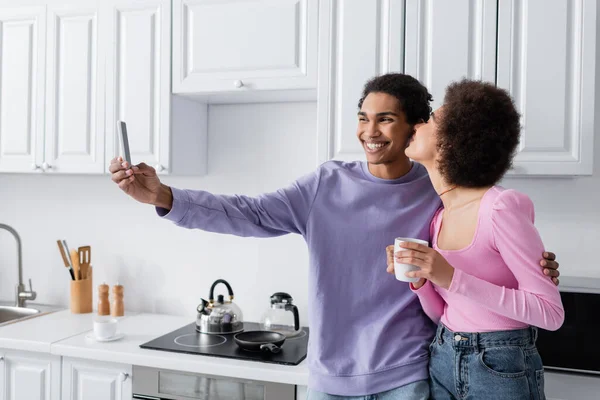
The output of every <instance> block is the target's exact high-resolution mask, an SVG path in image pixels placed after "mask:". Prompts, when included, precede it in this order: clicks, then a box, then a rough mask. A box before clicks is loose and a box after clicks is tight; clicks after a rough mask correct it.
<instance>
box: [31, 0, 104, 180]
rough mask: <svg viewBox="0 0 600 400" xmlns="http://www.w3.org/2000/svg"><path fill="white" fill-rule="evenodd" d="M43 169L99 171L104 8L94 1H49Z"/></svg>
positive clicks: (102, 120)
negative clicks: (53, 2) (64, 2)
mask: <svg viewBox="0 0 600 400" xmlns="http://www.w3.org/2000/svg"><path fill="white" fill-rule="evenodd" d="M47 15H48V22H47V30H48V31H47V40H48V42H47V46H48V48H47V76H46V132H45V138H46V140H45V158H44V162H43V164H42V169H43V170H44V171H48V172H50V171H56V172H61V173H102V172H104V165H105V162H104V78H105V74H104V68H105V64H104V59H103V58H102V57H101V56H100V55H101V54H103V53H104V51H105V50H104V49H105V47H106V36H107V35H106V33H107V32H106V31H105V29H103V28H104V27H105V25H106V24H105V23H104V22H103V21H104V20H105V19H106V14H105V13H103V8H100V7H98V5H97V2H96V1H79V2H77V3H72V4H68V5H48V9H47Z"/></svg>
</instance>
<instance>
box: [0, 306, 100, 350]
mask: <svg viewBox="0 0 600 400" xmlns="http://www.w3.org/2000/svg"><path fill="white" fill-rule="evenodd" d="M0 305H10V306H13V305H14V304H12V303H8V302H0ZM27 307H28V308H36V309H38V310H40V312H41V314H37V315H32V316H29V317H27V318H24V319H21V320H17V321H11V322H8V323H6V324H3V325H2V326H0V348H4V349H12V350H25V351H37V352H42V353H50V346H51V345H52V343H54V342H57V341H59V340H62V339H65V338H67V337H69V336H73V335H76V334H79V333H81V332H85V331H86V330H89V329H90V327H91V326H92V318H93V315H92V314H71V313H70V312H69V311H60V310H61V308H59V307H54V306H48V305H43V304H35V303H27Z"/></svg>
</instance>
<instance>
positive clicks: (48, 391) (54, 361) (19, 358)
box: [0, 351, 60, 400]
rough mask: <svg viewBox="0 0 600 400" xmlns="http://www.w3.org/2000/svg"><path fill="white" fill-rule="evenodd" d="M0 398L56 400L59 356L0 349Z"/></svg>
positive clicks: (58, 382) (3, 399)
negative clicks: (1, 350) (2, 350)
mask: <svg viewBox="0 0 600 400" xmlns="http://www.w3.org/2000/svg"><path fill="white" fill-rule="evenodd" d="M0 358H2V360H1V361H0V399H1V400H25V399H26V400H59V399H60V357H58V356H50V355H45V354H37V353H28V352H17V351H6V352H5V353H4V354H2V353H1V352H0Z"/></svg>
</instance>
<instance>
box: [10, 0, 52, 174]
mask: <svg viewBox="0 0 600 400" xmlns="http://www.w3.org/2000/svg"><path fill="white" fill-rule="evenodd" d="M45 35H46V8H45V7H44V6H42V5H39V6H35V5H32V6H20V7H3V6H2V8H0V172H22V171H34V170H36V169H37V168H39V167H40V166H41V164H42V162H43V159H44V74H45V55H46V37H45Z"/></svg>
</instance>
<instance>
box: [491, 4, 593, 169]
mask: <svg viewBox="0 0 600 400" xmlns="http://www.w3.org/2000/svg"><path fill="white" fill-rule="evenodd" d="M595 67H596V1H595V0H571V1H545V0H527V1H525V0H500V1H499V9H498V78H497V85H498V86H500V87H503V88H505V89H507V90H509V91H510V93H511V95H512V96H513V98H514V100H515V103H516V105H517V107H518V108H519V111H520V113H521V115H522V118H521V123H522V137H521V144H520V148H519V154H518V155H517V157H516V159H515V161H516V162H515V165H514V173H515V174H517V175H590V174H591V173H592V164H593V163H592V161H593V148H594V146H593V141H594V92H595V72H596V68H595Z"/></svg>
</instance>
